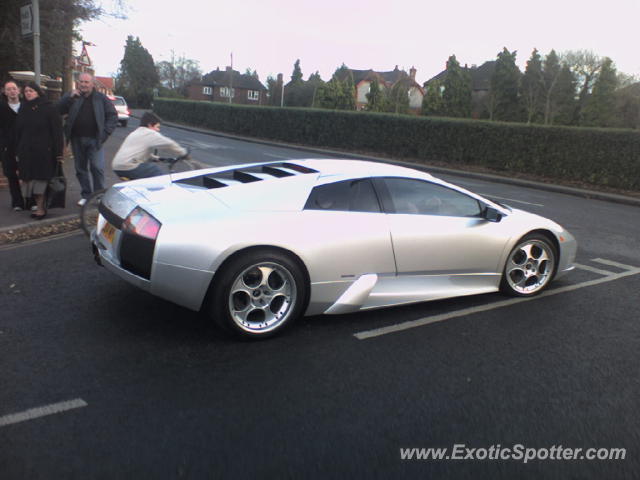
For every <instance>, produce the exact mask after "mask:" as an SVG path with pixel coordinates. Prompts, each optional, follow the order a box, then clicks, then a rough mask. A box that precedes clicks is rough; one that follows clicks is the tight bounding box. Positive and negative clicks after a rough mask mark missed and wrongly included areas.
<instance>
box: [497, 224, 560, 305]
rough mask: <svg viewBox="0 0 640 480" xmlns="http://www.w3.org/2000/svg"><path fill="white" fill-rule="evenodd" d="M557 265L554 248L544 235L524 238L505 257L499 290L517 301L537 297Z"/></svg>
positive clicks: (550, 278)
mask: <svg viewBox="0 0 640 480" xmlns="http://www.w3.org/2000/svg"><path fill="white" fill-rule="evenodd" d="M557 262H558V254H557V252H556V248H555V247H554V246H553V244H552V243H551V242H550V241H549V239H548V238H547V237H546V236H545V235H542V234H535V233H534V234H529V235H526V236H525V237H523V238H522V239H521V240H520V241H519V242H518V244H517V245H516V246H515V247H514V248H513V250H511V253H509V257H508V258H507V262H506V264H505V266H504V270H503V273H502V281H501V283H500V289H501V290H502V291H503V292H504V293H506V294H508V295H514V296H519V297H528V296H532V295H537V294H538V293H540V292H542V291H543V290H544V289H545V288H547V286H548V285H549V283H550V282H551V280H553V276H554V274H555V271H556V265H557Z"/></svg>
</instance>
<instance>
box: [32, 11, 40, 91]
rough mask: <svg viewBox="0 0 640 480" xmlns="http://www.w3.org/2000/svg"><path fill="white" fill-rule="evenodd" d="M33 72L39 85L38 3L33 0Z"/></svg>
mask: <svg viewBox="0 0 640 480" xmlns="http://www.w3.org/2000/svg"><path fill="white" fill-rule="evenodd" d="M33 73H34V74H35V77H36V78H35V80H36V85H40V3H39V0H33Z"/></svg>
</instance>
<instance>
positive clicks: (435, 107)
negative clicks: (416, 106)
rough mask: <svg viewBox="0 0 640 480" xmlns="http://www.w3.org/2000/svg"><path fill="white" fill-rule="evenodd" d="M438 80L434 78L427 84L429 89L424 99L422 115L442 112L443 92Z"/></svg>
mask: <svg viewBox="0 0 640 480" xmlns="http://www.w3.org/2000/svg"><path fill="white" fill-rule="evenodd" d="M441 88H442V87H441V84H440V82H439V81H438V80H433V81H432V82H430V83H429V84H428V85H427V91H426V92H425V95H424V98H423V99H422V115H441V114H442V92H441Z"/></svg>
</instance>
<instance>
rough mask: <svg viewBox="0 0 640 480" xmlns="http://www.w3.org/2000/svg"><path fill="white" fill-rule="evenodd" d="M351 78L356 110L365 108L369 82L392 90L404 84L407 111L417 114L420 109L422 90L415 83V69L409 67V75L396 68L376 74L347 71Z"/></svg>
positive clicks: (422, 96)
mask: <svg viewBox="0 0 640 480" xmlns="http://www.w3.org/2000/svg"><path fill="white" fill-rule="evenodd" d="M346 72H350V73H351V75H352V77H353V83H354V85H355V88H356V90H355V96H356V110H364V109H365V107H366V106H367V103H368V101H367V94H368V93H369V91H370V90H371V82H373V80H374V79H375V80H377V81H378V84H379V85H380V87H381V88H382V87H385V88H393V86H394V85H396V84H397V83H399V82H405V83H406V85H407V88H408V95H409V109H410V110H412V111H414V112H417V111H419V110H420V109H421V108H422V99H423V98H424V89H423V88H422V87H421V86H420V85H419V84H418V83H417V82H416V69H415V68H413V67H411V69H410V70H409V74H407V72H405V71H404V70H399V69H398V66H397V65H396V68H395V69H393V70H391V71H389V72H376V71H374V70H371V69H369V70H353V69H347V70H346ZM341 80H342V79H341Z"/></svg>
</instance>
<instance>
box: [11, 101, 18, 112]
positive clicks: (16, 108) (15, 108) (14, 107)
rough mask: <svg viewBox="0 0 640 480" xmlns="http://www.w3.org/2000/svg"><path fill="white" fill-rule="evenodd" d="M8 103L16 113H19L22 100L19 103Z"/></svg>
mask: <svg viewBox="0 0 640 480" xmlns="http://www.w3.org/2000/svg"><path fill="white" fill-rule="evenodd" d="M8 105H9V106H10V107H11V109H12V110H13V111H14V112H16V113H18V110H20V102H18V103H8Z"/></svg>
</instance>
